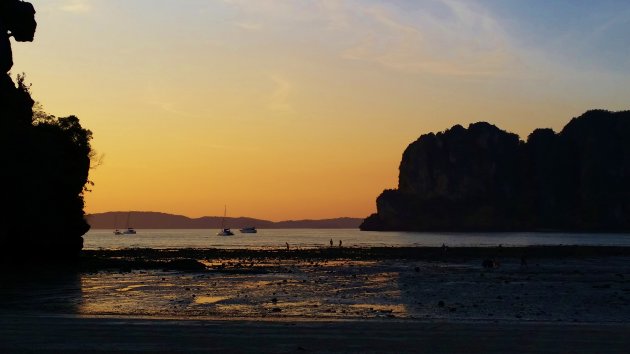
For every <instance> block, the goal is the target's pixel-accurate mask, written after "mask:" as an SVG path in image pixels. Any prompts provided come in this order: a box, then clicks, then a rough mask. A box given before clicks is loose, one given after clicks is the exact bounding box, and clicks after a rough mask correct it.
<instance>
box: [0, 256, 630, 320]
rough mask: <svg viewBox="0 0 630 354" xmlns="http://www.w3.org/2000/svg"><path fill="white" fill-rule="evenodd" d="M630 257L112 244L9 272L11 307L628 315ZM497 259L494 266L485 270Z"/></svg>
mask: <svg viewBox="0 0 630 354" xmlns="http://www.w3.org/2000/svg"><path fill="white" fill-rule="evenodd" d="M628 253H629V250H628V249H626V248H623V247H505V248H496V247H495V248H453V249H441V248H367V249H364V248H346V249H340V248H322V249H315V250H313V249H310V250H292V251H281V250H194V249H190V250H160V251H156V250H143V249H136V250H100V251H89V252H85V254H84V255H83V258H82V259H81V261H80V262H79V263H78V264H77V265H76V266H75V267H74V271H72V272H64V273H61V275H58V274H59V273H55V272H51V273H49V274H48V275H45V274H44V275H41V274H40V275H39V276H37V277H36V278H29V277H28V276H24V275H17V274H16V273H11V274H7V275H5V276H4V279H3V284H4V285H5V286H3V288H4V289H3V291H2V294H0V300H1V301H0V309H1V311H2V312H4V313H15V312H17V313H36V314H64V315H78V316H122V317H142V318H156V319H200V320H203V319H208V320H272V321H321V320H385V321H391V320H404V321H460V322H461V321H463V322H468V321H473V322H479V321H486V322H527V321H529V322H561V323H628V322H630V320H629V319H630V255H629V254H628ZM487 259H491V260H494V261H495V262H496V263H495V264H494V266H493V267H489V268H488V267H483V266H482V263H483V261H484V260H487ZM40 273H41V272H40ZM44 273H47V272H44Z"/></svg>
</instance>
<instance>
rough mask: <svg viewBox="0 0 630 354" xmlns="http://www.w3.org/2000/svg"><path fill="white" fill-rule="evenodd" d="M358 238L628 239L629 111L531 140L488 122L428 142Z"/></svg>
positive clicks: (413, 149)
mask: <svg viewBox="0 0 630 354" xmlns="http://www.w3.org/2000/svg"><path fill="white" fill-rule="evenodd" d="M376 205H377V213H376V214H373V215H371V216H369V217H368V218H367V219H365V221H364V222H363V223H362V225H361V229H362V230H417V231H424V230H440V231H447V230H451V231H518V230H523V231H525V230H566V231H624V232H628V231H630V112H629V111H624V112H616V113H613V112H609V111H604V110H593V111H588V112H586V113H584V114H583V115H582V116H580V117H577V118H573V119H572V120H571V121H570V122H569V123H568V124H567V125H566V126H565V127H564V128H563V129H562V131H560V132H559V133H555V132H554V131H553V130H551V129H537V130H535V131H534V132H533V133H532V134H530V136H529V137H528V139H527V142H523V141H520V140H519V137H518V136H517V135H515V134H512V133H508V132H506V131H503V130H501V129H499V128H497V127H495V126H494V125H491V124H489V123H484V122H481V123H474V124H471V125H469V127H468V129H466V128H464V127H462V126H460V125H456V126H454V127H452V128H451V129H448V130H446V131H444V132H441V133H437V134H433V133H431V134H426V135H423V136H421V137H420V138H419V139H418V140H416V141H415V142H413V143H412V144H411V145H409V147H407V149H406V150H405V152H404V154H403V157H402V161H401V163H400V174H399V180H398V189H394V190H386V191H384V192H383V193H382V194H381V195H380V196H379V197H378V198H377V201H376Z"/></svg>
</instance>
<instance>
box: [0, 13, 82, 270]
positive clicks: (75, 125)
mask: <svg viewBox="0 0 630 354" xmlns="http://www.w3.org/2000/svg"><path fill="white" fill-rule="evenodd" d="M34 14H35V11H34V9H33V7H32V5H31V4H29V3H26V2H22V1H17V0H2V1H0V30H1V31H0V67H1V69H2V72H1V73H0V164H1V166H2V172H0V193H1V195H2V198H1V199H0V200H1V203H2V209H3V212H2V213H0V225H1V226H0V257H1V259H2V261H6V260H11V261H15V260H27V259H28V260H33V259H39V260H45V261H46V262H50V261H64V260H68V259H71V258H73V257H74V256H76V255H78V253H79V251H80V250H81V248H82V247H83V238H82V235H83V234H85V232H87V230H88V229H89V225H88V224H87V222H86V221H85V219H84V212H83V192H84V190H85V186H86V185H87V184H88V183H89V182H88V171H89V169H90V157H91V155H92V149H91V147H90V140H91V139H92V133H91V132H90V131H89V130H86V129H83V128H82V127H81V125H80V123H79V119H78V118H77V117H74V116H70V117H66V118H57V117H54V116H51V115H47V114H45V113H43V112H41V111H38V112H35V113H34V112H33V106H34V104H35V102H34V100H33V99H32V98H31V93H30V89H29V86H28V85H27V84H25V82H24V76H23V75H22V76H18V80H17V85H16V83H14V82H13V80H12V79H11V77H10V76H9V74H8V73H5V71H8V70H9V69H10V68H11V66H12V64H13V60H12V56H11V45H10V41H9V37H10V36H13V37H14V38H15V39H16V40H17V41H32V40H33V36H34V33H35V27H36V22H35V19H34Z"/></svg>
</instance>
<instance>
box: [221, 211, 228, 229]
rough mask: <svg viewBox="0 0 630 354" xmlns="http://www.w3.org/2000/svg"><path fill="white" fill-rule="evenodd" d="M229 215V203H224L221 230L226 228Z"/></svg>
mask: <svg viewBox="0 0 630 354" xmlns="http://www.w3.org/2000/svg"><path fill="white" fill-rule="evenodd" d="M226 215H227V205H223V219H221V230H224V229H225V216H226Z"/></svg>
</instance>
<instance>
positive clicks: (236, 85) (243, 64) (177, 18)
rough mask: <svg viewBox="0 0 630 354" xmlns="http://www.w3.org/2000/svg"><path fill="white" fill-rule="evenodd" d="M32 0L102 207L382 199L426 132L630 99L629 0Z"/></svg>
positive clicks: (547, 118)
mask: <svg viewBox="0 0 630 354" xmlns="http://www.w3.org/2000/svg"><path fill="white" fill-rule="evenodd" d="M31 2H32V3H33V4H34V5H35V7H36V9H37V11H38V13H37V20H38V24H39V26H38V32H37V34H36V38H35V42H34V43H20V44H14V45H13V48H14V60H15V62H16V65H15V66H14V69H13V73H18V72H26V73H27V81H29V82H31V83H33V94H34V97H35V99H36V100H38V101H39V102H41V104H42V105H43V107H44V109H45V110H46V111H47V112H49V113H51V114H55V115H57V116H64V115H69V114H75V115H77V116H78V117H79V118H80V119H81V122H82V124H83V125H84V126H85V127H86V128H88V129H90V130H92V131H93V132H94V141H93V146H94V148H95V149H96V150H97V151H98V152H99V153H102V154H104V160H103V164H102V165H101V166H99V167H98V168H96V169H94V170H92V172H91V180H93V181H94V182H95V184H96V185H95V186H94V188H93V192H91V193H87V195H86V202H87V205H86V209H87V210H86V211H87V212H88V213H95V212H103V211H110V210H146V211H164V212H170V213H178V214H184V215H188V216H192V217H197V216H202V215H221V214H222V213H223V206H224V204H227V206H228V215H229V216H241V215H245V216H252V217H258V218H265V219H271V220H281V219H301V218H326V217H337V216H353V217H365V216H367V215H368V214H370V213H372V212H374V211H375V198H376V197H377V196H378V195H379V194H380V192H381V191H382V190H383V189H385V188H394V187H395V186H396V185H397V178H398V164H399V162H400V158H401V155H402V152H403V150H404V149H405V147H406V146H407V145H408V144H409V143H411V142H412V141H414V140H415V139H417V138H418V137H419V136H420V135H421V134H424V133H428V132H432V131H441V130H444V129H447V128H449V127H450V126H452V125H454V124H456V123H460V124H463V125H466V124H468V123H470V122H475V121H481V120H485V121H488V122H491V123H493V124H496V125H497V126H499V127H500V128H502V129H506V130H509V131H512V132H515V133H518V134H519V135H520V136H521V137H522V138H526V136H527V135H528V134H529V133H530V132H531V131H532V130H533V129H535V128H537V127H550V128H553V129H555V130H556V131H557V130H559V129H560V128H561V127H562V126H564V124H566V122H567V121H568V120H569V119H570V118H571V117H575V116H578V115H580V114H581V113H583V112H584V111H586V110H588V109H592V108H605V109H610V110H623V109H628V108H629V107H628V103H629V98H630V36H629V35H628V33H630V2H628V1H627V0H619V1H605V0H602V1H590V0H554V1H548V0H527V1H525V0H486V1H481V0H479V1H475V0H461V1H458V0H418V1H410V0H409V1H402V0H398V1H374V0H361V1H359V0H347V1H333V0H328V1H326V0H322V1H314V0H311V1H309V0H301V1H298V0H295V1H288V0H287V1H280V0H275V1H271V0H216V1H210V0H133V1H129V0H31Z"/></svg>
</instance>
